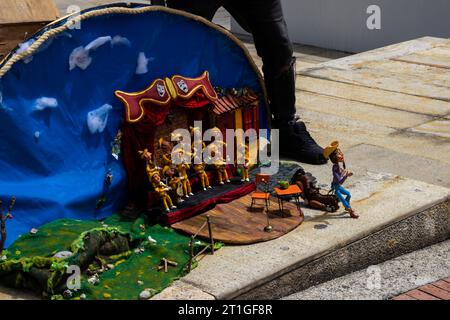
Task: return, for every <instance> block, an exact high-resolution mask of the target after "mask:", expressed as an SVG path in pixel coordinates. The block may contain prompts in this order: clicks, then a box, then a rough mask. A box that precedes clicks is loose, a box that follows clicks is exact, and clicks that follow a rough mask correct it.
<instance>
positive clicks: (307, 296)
mask: <svg viewBox="0 0 450 320" xmlns="http://www.w3.org/2000/svg"><path fill="white" fill-rule="evenodd" d="M448 277H450V240H448V241H445V242H442V243H439V244H436V245H433V246H430V247H427V248H426V249H423V250H418V251H416V252H413V253H410V254H406V255H403V256H400V257H398V258H395V259H393V260H390V261H386V262H383V263H381V264H378V265H374V266H371V267H369V268H368V269H365V270H361V271H358V272H354V273H351V274H349V275H346V276H343V277H340V278H337V279H334V280H331V281H329V282H326V283H323V284H321V285H318V286H316V287H312V288H309V289H307V290H305V291H301V292H298V293H296V294H293V295H290V296H288V297H286V298H284V299H286V300H359V299H363V300H385V299H390V298H392V297H395V296H397V295H400V294H402V293H404V292H407V291H410V290H413V289H414V290H416V291H413V292H412V293H411V294H410V293H408V295H413V297H414V298H416V299H418V298H421V297H429V296H427V295H429V294H430V293H431V295H440V296H438V298H441V299H444V298H447V299H449V298H450V293H449V292H447V293H445V292H441V290H448V291H450V283H447V284H446V283H444V282H442V281H438V282H437V283H436V285H437V286H440V287H438V288H437V289H435V288H434V285H426V284H429V283H432V282H435V281H437V280H440V279H443V278H448ZM423 285H426V286H425V287H422V286H423ZM419 286H420V287H421V288H420V289H416V288H417V287H419ZM417 290H421V291H425V293H417ZM408 297H409V296H408ZM408 297H405V296H403V295H402V296H400V297H398V298H395V299H401V298H408Z"/></svg>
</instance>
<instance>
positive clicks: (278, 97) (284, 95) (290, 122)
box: [264, 58, 327, 164]
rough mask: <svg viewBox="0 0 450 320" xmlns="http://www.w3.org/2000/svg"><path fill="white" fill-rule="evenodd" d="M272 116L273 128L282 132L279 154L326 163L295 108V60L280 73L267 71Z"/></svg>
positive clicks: (300, 159) (306, 160)
mask: <svg viewBox="0 0 450 320" xmlns="http://www.w3.org/2000/svg"><path fill="white" fill-rule="evenodd" d="M264 73H265V75H266V78H265V79H266V86H267V91H268V94H269V100H270V107H271V110H272V114H273V117H274V119H273V122H272V128H273V129H279V130H280V155H281V156H284V157H288V158H291V159H294V160H297V161H299V162H304V163H310V164H324V163H327V160H326V159H325V158H324V156H323V149H322V148H321V147H320V146H319V145H318V144H317V143H316V142H315V141H314V139H313V138H312V137H311V135H310V134H309V132H308V130H307V129H306V126H305V124H304V123H303V122H301V121H299V117H297V116H296V108H295V100H296V98H295V76H296V75H295V58H292V60H291V64H290V65H289V66H288V68H286V69H285V70H283V71H281V72H279V73H278V74H276V73H273V72H270V71H269V70H265V72H264Z"/></svg>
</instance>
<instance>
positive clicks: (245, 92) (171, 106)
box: [116, 71, 260, 225]
mask: <svg viewBox="0 0 450 320" xmlns="http://www.w3.org/2000/svg"><path fill="white" fill-rule="evenodd" d="M219 92H220V95H219V94H218V93H217V92H216V89H215V88H214V87H213V85H212V83H211V81H210V79H209V73H208V71H205V72H204V73H203V74H202V75H201V76H200V77H197V78H186V77H182V76H173V77H171V78H166V79H156V80H154V81H153V82H152V84H151V85H150V86H149V87H148V88H147V89H145V90H144V91H141V92H137V93H126V92H123V91H116V96H117V97H118V98H119V99H120V100H121V101H122V102H123V104H124V108H125V121H124V123H123V126H122V130H121V140H122V146H123V159H124V165H125V169H126V172H127V180H128V187H129V194H130V195H131V199H130V201H131V202H132V205H133V206H138V208H144V209H145V210H147V212H149V214H151V215H160V214H161V212H165V214H163V215H160V221H161V222H162V223H164V224H166V225H170V224H172V223H175V222H178V221H180V220H184V219H186V218H189V217H191V216H193V215H196V214H199V213H201V212H204V211H206V210H208V209H211V208H212V207H213V206H214V205H215V204H217V203H222V202H230V201H233V200H235V199H237V198H240V197H242V196H244V195H246V194H248V193H250V192H252V191H254V187H255V186H254V183H252V182H250V181H249V180H248V181H242V182H241V181H240V180H241V179H238V183H232V180H233V181H235V180H236V179H233V177H235V176H236V173H237V170H236V169H237V167H236V166H233V165H227V164H226V162H225V159H222V160H221V161H220V163H217V164H214V165H209V166H206V164H193V163H192V161H190V159H189V158H188V159H189V161H187V162H186V163H182V164H175V163H173V161H172V153H173V143H172V142H171V140H173V137H172V135H173V132H175V130H178V129H186V130H189V129H190V130H191V132H192V135H194V134H195V132H194V131H195V130H201V133H203V132H204V130H206V129H216V130H218V131H220V132H221V134H222V136H223V140H224V141H226V135H227V131H226V130H227V129H244V130H247V129H256V130H257V129H258V128H259V100H260V98H259V97H258V94H256V93H255V92H254V91H253V90H252V89H250V88H244V89H232V90H227V89H220V91H219ZM196 121H201V123H202V128H200V127H194V124H195V122H196ZM222 143H223V141H222ZM192 144H194V142H193V140H192ZM204 144H205V148H206V143H204ZM189 152H191V150H189ZM223 154H226V145H225V146H224V151H223ZM222 158H224V157H222ZM191 167H192V168H191ZM145 172H147V174H144V173H145ZM155 179H157V182H155ZM149 184H150V185H149ZM160 186H165V187H167V186H170V187H171V188H172V190H171V191H164V190H162V188H161V187H160ZM213 186H214V187H217V188H214V190H213ZM161 198H162V199H163V200H164V201H161ZM166 199H167V200H166Z"/></svg>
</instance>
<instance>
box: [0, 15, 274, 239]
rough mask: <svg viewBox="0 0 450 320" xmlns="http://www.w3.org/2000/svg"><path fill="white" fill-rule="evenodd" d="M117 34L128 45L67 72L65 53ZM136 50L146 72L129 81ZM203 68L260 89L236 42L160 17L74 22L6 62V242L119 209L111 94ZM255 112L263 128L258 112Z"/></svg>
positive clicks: (119, 113) (1, 183)
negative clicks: (23, 56) (103, 119)
mask: <svg viewBox="0 0 450 320" xmlns="http://www.w3.org/2000/svg"><path fill="white" fill-rule="evenodd" d="M62 23H64V21H62V22H60V23H59V25H60V24H62ZM117 35H119V36H121V37H124V38H127V39H128V40H129V42H130V44H131V46H128V45H124V44H122V45H115V46H111V45H110V44H105V45H103V46H101V47H99V48H98V49H97V50H95V51H92V52H91V53H90V56H91V58H92V59H93V60H92V63H91V64H90V65H89V67H88V68H87V69H86V70H81V69H80V68H75V69H74V70H72V71H70V70H69V56H70V54H71V52H72V51H73V50H74V49H75V48H77V47H80V46H86V45H87V44H89V43H90V42H91V41H93V40H95V39H96V38H98V37H104V36H112V37H114V36H117ZM140 52H144V53H145V55H146V57H147V58H148V59H149V62H148V73H146V74H142V75H137V74H136V66H137V58H138V55H139V53H140ZM204 70H209V72H210V77H211V81H212V83H213V85H215V86H220V87H225V88H226V87H245V86H249V87H252V88H253V89H254V90H255V91H257V92H259V93H262V88H261V86H260V84H259V82H258V79H257V75H256V73H255V72H254V70H253V69H252V67H251V66H250V64H249V62H248V60H247V58H246V57H245V55H244V52H243V50H242V49H241V48H240V47H239V46H238V45H236V44H235V43H234V42H232V41H231V40H230V39H229V38H227V37H226V36H225V35H223V34H222V33H221V32H218V31H217V30H214V29H213V28H210V27H208V26H206V25H204V24H202V23H200V22H197V21H194V20H191V19H188V18H185V17H183V16H179V15H174V14H169V13H165V12H149V13H146V14H140V15H107V16H101V17H96V18H91V19H89V20H84V21H82V24H81V29H80V30H69V31H66V32H64V33H63V34H60V35H58V36H57V37H55V38H54V39H51V40H50V41H48V42H47V43H46V44H45V45H44V46H43V47H42V48H41V50H39V52H37V53H36V54H34V55H33V59H32V61H31V62H28V63H25V62H24V61H20V62H19V63H16V64H15V65H14V66H13V68H12V69H11V70H10V71H9V72H8V73H7V74H6V75H5V76H3V78H1V79H0V95H1V97H2V99H1V98H0V102H1V105H0V198H1V199H2V200H3V202H4V207H5V206H6V205H7V203H8V201H9V198H10V197H11V196H12V195H15V196H16V197H17V204H16V208H15V210H14V219H13V220H12V221H8V241H7V245H8V244H10V243H11V242H12V241H14V240H15V239H16V238H17V237H18V236H19V235H20V234H22V233H25V232H28V231H29V230H30V229H31V228H39V226H40V225H42V224H44V223H47V222H49V221H52V220H55V219H59V218H75V219H92V218H97V219H100V218H103V217H105V216H107V215H110V214H112V213H114V212H115V211H117V210H118V209H121V208H122V207H123V205H124V204H125V202H126V194H125V190H126V188H125V172H124V169H123V166H122V163H121V159H119V161H117V160H115V159H114V158H113V157H112V156H111V143H112V141H113V139H114V137H115V135H116V133H117V131H118V129H119V128H120V123H121V121H122V117H123V107H122V104H121V103H120V102H119V101H118V100H117V99H116V98H115V97H114V91H115V90H117V89H120V90H124V91H129V92H132V91H138V90H142V89H145V88H146V87H147V86H148V85H149V84H150V83H151V81H152V80H154V79H155V78H163V77H166V76H171V75H174V74H180V75H183V76H187V77H197V76H199V75H200V74H201V73H202V72H203V71H204ZM41 97H51V98H54V99H56V100H57V102H58V106H57V107H56V108H47V109H44V110H37V109H36V106H35V105H36V100H37V99H39V98H41ZM104 104H110V105H111V106H113V110H112V111H111V112H110V114H109V120H108V124H107V126H106V129H105V130H104V131H103V132H102V133H96V134H91V133H90V132H89V130H88V127H87V121H86V118H87V113H88V112H90V111H92V110H94V109H97V108H99V107H101V106H103V105H104ZM262 104H264V102H263V101H262ZM261 109H262V115H261V119H262V121H263V123H262V127H265V125H266V113H265V106H264V105H263V106H262V108H261ZM37 132H38V133H37ZM36 133H37V135H39V137H38V138H37V137H36ZM109 169H110V170H111V171H112V174H113V176H114V178H113V183H112V186H111V187H110V189H109V191H108V194H107V202H106V204H105V205H104V206H103V207H102V208H101V209H100V210H97V209H96V202H97V200H98V199H99V197H100V195H101V194H102V190H103V181H104V177H105V173H106V172H107V170H109Z"/></svg>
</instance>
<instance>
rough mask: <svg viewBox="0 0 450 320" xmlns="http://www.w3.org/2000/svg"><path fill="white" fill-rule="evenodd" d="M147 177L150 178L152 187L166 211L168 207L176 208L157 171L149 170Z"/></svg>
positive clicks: (168, 209) (168, 210)
mask: <svg viewBox="0 0 450 320" xmlns="http://www.w3.org/2000/svg"><path fill="white" fill-rule="evenodd" d="M148 177H149V178H150V182H151V183H152V186H153V189H154V190H155V192H156V193H157V195H158V197H159V199H160V201H161V202H162V204H163V205H164V208H165V209H166V211H167V212H170V209H176V208H177V207H175V206H174V205H173V202H172V199H171V198H170V196H169V195H168V194H167V191H169V190H170V189H169V188H168V187H167V186H166V185H165V184H164V183H163V182H162V181H161V176H160V175H159V172H158V171H157V170H150V172H149V173H148Z"/></svg>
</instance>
